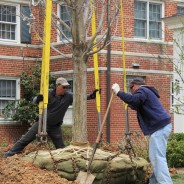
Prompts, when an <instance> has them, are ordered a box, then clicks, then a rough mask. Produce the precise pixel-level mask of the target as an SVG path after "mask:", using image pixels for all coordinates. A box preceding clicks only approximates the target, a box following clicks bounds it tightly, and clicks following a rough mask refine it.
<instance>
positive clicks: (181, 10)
mask: <svg viewBox="0 0 184 184" xmlns="http://www.w3.org/2000/svg"><path fill="white" fill-rule="evenodd" d="M177 13H178V14H184V6H178V7H177Z"/></svg>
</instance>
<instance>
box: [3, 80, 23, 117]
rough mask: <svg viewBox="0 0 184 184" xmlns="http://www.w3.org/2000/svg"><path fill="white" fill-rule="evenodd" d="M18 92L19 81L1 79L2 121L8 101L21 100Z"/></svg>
mask: <svg viewBox="0 0 184 184" xmlns="http://www.w3.org/2000/svg"><path fill="white" fill-rule="evenodd" d="M19 95H20V94H19V92H18V80H15V79H10V80H8V79H0V119H2V118H3V113H2V111H3V109H4V108H5V107H6V105H7V103H8V101H12V100H16V99H18V98H20V96H19Z"/></svg>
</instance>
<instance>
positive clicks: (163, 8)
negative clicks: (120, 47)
mask: <svg viewBox="0 0 184 184" xmlns="http://www.w3.org/2000/svg"><path fill="white" fill-rule="evenodd" d="M135 1H140V2H145V3H147V17H146V29H147V32H146V37H145V38H143V37H137V36H135V35H134V38H135V39H137V40H152V41H158V42H160V41H162V42H163V41H164V40H165V34H164V30H165V29H164V27H165V24H164V22H163V20H161V31H162V33H161V39H155V38H149V13H148V12H149V4H150V3H156V4H161V6H162V12H161V14H162V18H163V17H164V12H165V6H164V2H160V1H149V0H135ZM135 1H134V2H135Z"/></svg>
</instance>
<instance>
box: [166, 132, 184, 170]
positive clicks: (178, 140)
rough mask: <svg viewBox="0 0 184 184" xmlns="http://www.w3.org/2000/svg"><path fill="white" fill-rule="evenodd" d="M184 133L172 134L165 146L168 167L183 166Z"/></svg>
mask: <svg viewBox="0 0 184 184" xmlns="http://www.w3.org/2000/svg"><path fill="white" fill-rule="evenodd" d="M183 155H184V134H183V133H177V134H172V135H171V136H170V138H169V141H168V146H167V161H168V165H169V166H170V167H184V156H183Z"/></svg>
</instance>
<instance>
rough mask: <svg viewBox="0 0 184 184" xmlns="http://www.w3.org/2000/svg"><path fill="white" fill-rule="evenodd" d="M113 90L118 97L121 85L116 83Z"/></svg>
mask: <svg viewBox="0 0 184 184" xmlns="http://www.w3.org/2000/svg"><path fill="white" fill-rule="evenodd" d="M112 90H113V92H114V93H115V94H116V95H117V94H118V92H119V91H120V87H119V84H117V83H115V84H113V85H112Z"/></svg>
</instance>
